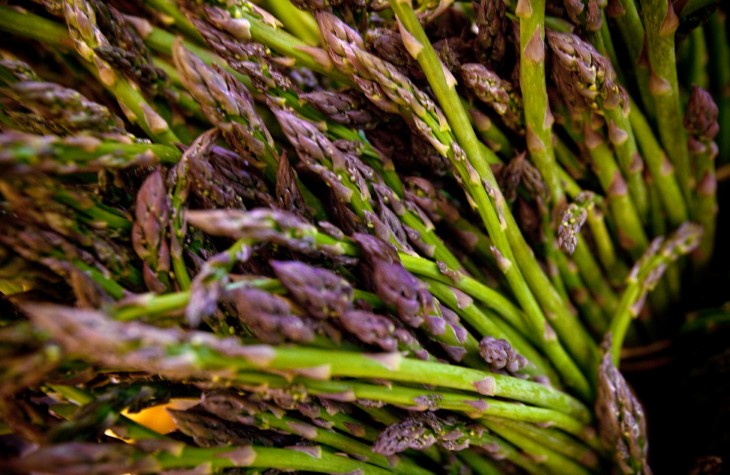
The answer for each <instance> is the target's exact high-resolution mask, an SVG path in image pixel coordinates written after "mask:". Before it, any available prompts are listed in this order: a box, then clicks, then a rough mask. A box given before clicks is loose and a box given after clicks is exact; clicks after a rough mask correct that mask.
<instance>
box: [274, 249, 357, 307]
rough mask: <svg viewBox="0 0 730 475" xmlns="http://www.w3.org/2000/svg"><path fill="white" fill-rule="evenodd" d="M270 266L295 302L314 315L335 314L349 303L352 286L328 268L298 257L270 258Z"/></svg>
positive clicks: (351, 295)
mask: <svg viewBox="0 0 730 475" xmlns="http://www.w3.org/2000/svg"><path fill="white" fill-rule="evenodd" d="M271 267H272V268H273V269H274V272H275V273H276V276H277V277H278V278H279V280H280V281H281V283H282V285H284V287H286V289H287V290H288V291H289V292H290V293H291V295H292V297H293V299H294V300H295V301H296V302H297V304H299V306H301V307H302V308H303V309H304V310H305V311H306V312H307V313H309V314H310V315H311V316H313V317H315V318H319V319H326V318H332V317H337V316H339V315H342V314H343V313H344V312H345V311H347V310H348V309H349V308H350V307H351V306H352V298H353V289H352V286H351V285H350V284H349V282H347V280H345V279H343V278H342V277H340V276H338V275H337V274H335V273H334V272H332V271H330V270H327V269H321V268H319V267H313V266H310V265H307V264H304V263H302V262H297V261H289V262H283V261H273V262H272V263H271Z"/></svg>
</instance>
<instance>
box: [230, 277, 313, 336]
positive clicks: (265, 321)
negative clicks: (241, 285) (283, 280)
mask: <svg viewBox="0 0 730 475" xmlns="http://www.w3.org/2000/svg"><path fill="white" fill-rule="evenodd" d="M231 298H232V300H233V302H234V303H235V305H236V310H238V316H239V318H240V319H241V321H242V322H243V323H244V324H246V325H247V326H248V327H249V328H250V329H251V331H252V332H253V333H254V334H255V335H256V337H258V338H259V339H260V340H262V341H264V342H266V343H281V342H283V341H295V342H299V343H308V342H310V341H312V340H313V339H314V330H313V329H312V328H311V326H310V325H311V324H310V323H309V322H307V321H306V320H304V319H303V318H301V317H299V316H298V315H295V314H294V313H293V310H292V308H291V305H290V304H289V302H287V301H286V300H285V299H283V298H281V297H278V296H276V295H272V294H270V293H268V292H265V291H263V290H259V289H239V290H236V291H235V293H233V295H232V296H231Z"/></svg>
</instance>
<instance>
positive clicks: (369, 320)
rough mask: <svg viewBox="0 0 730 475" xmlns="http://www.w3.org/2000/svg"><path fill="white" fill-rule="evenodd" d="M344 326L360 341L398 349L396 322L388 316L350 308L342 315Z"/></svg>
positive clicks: (386, 348) (393, 349) (388, 349)
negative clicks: (395, 333) (395, 335)
mask: <svg viewBox="0 0 730 475" xmlns="http://www.w3.org/2000/svg"><path fill="white" fill-rule="evenodd" d="M340 322H341V323H342V326H343V327H344V328H345V330H347V331H348V332H350V333H351V334H352V335H354V336H356V337H357V338H358V339H359V340H360V341H362V342H364V343H368V344H374V345H378V346H379V347H380V348H382V349H383V350H385V351H395V350H397V349H398V341H397V340H396V338H395V337H394V332H395V324H394V323H393V322H392V321H391V320H390V319H389V318H387V317H384V316H382V315H377V314H375V313H371V312H366V311H364V310H350V311H347V312H345V313H344V314H342V316H341V317H340Z"/></svg>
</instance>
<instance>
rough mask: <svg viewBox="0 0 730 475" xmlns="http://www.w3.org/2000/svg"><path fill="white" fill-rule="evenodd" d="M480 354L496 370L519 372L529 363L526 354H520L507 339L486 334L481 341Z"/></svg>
mask: <svg viewBox="0 0 730 475" xmlns="http://www.w3.org/2000/svg"><path fill="white" fill-rule="evenodd" d="M479 354H480V355H482V358H484V361H486V362H487V364H488V365H490V366H491V367H492V368H494V369H496V370H506V371H508V372H510V373H517V372H518V371H519V370H521V369H522V368H524V367H525V366H526V365H527V360H526V359H525V357H524V356H522V355H520V354H518V353H517V352H516V351H515V350H514V348H512V346H511V345H510V344H509V343H508V342H507V340H502V339H497V338H493V337H491V336H486V337H484V338H483V339H482V341H481V342H479Z"/></svg>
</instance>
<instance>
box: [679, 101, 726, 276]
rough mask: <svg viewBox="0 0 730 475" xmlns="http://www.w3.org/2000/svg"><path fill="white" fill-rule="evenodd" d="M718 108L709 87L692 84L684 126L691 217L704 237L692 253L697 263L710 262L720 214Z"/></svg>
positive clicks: (700, 265) (703, 264) (699, 265)
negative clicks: (691, 174) (690, 168)
mask: <svg viewBox="0 0 730 475" xmlns="http://www.w3.org/2000/svg"><path fill="white" fill-rule="evenodd" d="M718 115H719V110H718V108H717V105H716V104H715V102H714V101H713V100H712V96H710V94H709V93H708V92H707V91H704V90H702V89H701V88H699V87H697V86H692V92H690V96H689V102H688V104H687V110H686V112H685V116H684V126H685V128H686V129H687V132H688V133H689V135H690V138H689V145H690V152H689V153H690V156H691V157H692V158H693V159H694V162H695V163H694V174H695V177H696V178H695V180H696V186H694V187H693V188H694V192H695V196H694V203H693V204H694V206H693V207H692V210H693V213H692V218H693V220H694V221H695V222H697V223H698V224H700V225H701V226H702V239H701V241H700V245H699V247H698V248H697V251H696V252H694V253H693V254H692V257H693V259H694V261H695V263H696V264H697V266H698V267H700V268H702V267H704V266H705V265H707V263H708V261H709V259H710V257H711V256H712V250H713V248H714V245H715V227H716V226H715V220H716V217H717V180H716V178H715V157H716V156H717V150H718V148H717V144H716V143H715V142H714V138H715V136H716V135H717V133H718V132H719V131H720V125H719V124H718V122H717V118H718Z"/></svg>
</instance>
